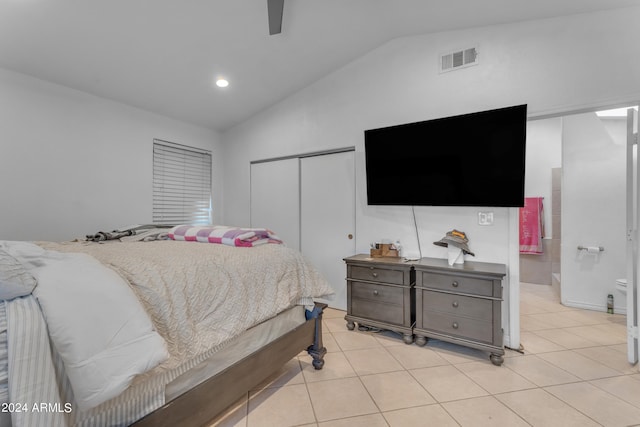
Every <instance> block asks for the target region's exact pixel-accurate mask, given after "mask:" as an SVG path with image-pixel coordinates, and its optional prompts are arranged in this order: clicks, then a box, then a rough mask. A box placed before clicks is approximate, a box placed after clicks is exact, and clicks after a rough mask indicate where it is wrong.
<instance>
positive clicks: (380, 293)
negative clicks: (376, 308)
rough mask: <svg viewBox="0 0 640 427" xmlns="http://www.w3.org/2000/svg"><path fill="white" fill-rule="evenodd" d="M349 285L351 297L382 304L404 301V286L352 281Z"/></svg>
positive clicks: (401, 302)
mask: <svg viewBox="0 0 640 427" xmlns="http://www.w3.org/2000/svg"><path fill="white" fill-rule="evenodd" d="M350 286H351V298H352V299H363V300H371V301H375V302H378V303H382V304H396V305H402V304H403V302H404V289H405V288H400V287H396V286H385V285H376V284H374V283H364V282H353V281H352V282H351V284H350Z"/></svg>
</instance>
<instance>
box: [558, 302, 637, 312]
mask: <svg viewBox="0 0 640 427" xmlns="http://www.w3.org/2000/svg"><path fill="white" fill-rule="evenodd" d="M562 304H563V305H565V306H567V307H572V308H581V309H583V310H592V311H600V312H603V313H606V311H607V306H606V305H599V304H589V303H585V302H581V301H571V300H569V301H563V302H562ZM613 313H614V314H624V315H626V314H627V308H626V307H617V306H614V307H613Z"/></svg>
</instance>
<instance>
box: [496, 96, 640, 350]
mask: <svg viewBox="0 0 640 427" xmlns="http://www.w3.org/2000/svg"><path fill="white" fill-rule="evenodd" d="M636 105H637V106H640V100H638V99H637V98H635V97H632V98H625V99H618V100H612V101H608V102H595V103H590V104H583V105H581V106H567V107H560V108H557V109H553V110H546V111H538V112H533V113H529V112H528V113H527V122H529V121H534V120H544V119H551V118H556V117H563V116H568V115H573V114H582V113H591V112H596V111H603V110H612V109H616V108H626V107H629V106H636ZM639 191H640V189H639ZM639 198H640V194H639ZM514 212H517V209H513V210H511V212H510V214H509V221H510V227H509V232H510V239H509V248H510V254H511V255H510V257H509V264H510V268H509V273H508V278H509V309H508V311H509V336H510V340H509V346H510V347H511V348H512V349H519V348H521V343H520V265H519V253H520V251H519V238H520V235H519V224H518V223H517V222H516V221H517V217H516V216H515V215H516V214H514ZM514 222H516V224H515V225H514ZM516 260H517V261H516ZM638 294H639V295H638V302H639V306H640V292H638ZM514 297H516V298H514Z"/></svg>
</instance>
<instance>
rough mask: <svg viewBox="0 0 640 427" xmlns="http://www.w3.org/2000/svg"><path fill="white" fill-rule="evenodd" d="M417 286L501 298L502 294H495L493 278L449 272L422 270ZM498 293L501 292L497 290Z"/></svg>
mask: <svg viewBox="0 0 640 427" xmlns="http://www.w3.org/2000/svg"><path fill="white" fill-rule="evenodd" d="M416 286H418V287H422V288H432V289H441V290H443V291H450V292H456V293H463V294H471V295H481V296H487V297H496V298H500V295H494V292H493V280H486V279H478V278H475V277H465V276H451V275H448V274H438V273H429V272H425V271H422V272H420V275H419V278H418V281H417V283H416ZM497 293H500V292H499V291H497Z"/></svg>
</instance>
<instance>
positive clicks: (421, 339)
mask: <svg viewBox="0 0 640 427" xmlns="http://www.w3.org/2000/svg"><path fill="white" fill-rule="evenodd" d="M426 344H427V337H423V336H422V335H416V345H419V346H420V347H423V346H424V345H426Z"/></svg>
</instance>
